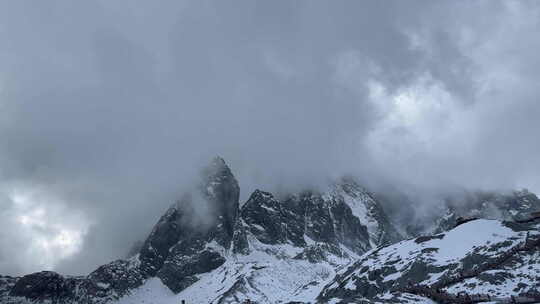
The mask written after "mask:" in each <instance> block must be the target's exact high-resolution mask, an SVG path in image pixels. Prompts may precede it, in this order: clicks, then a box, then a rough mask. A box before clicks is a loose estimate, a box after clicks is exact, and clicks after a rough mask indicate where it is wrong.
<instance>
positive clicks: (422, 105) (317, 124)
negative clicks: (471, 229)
mask: <svg viewBox="0 0 540 304" xmlns="http://www.w3.org/2000/svg"><path fill="white" fill-rule="evenodd" d="M539 17H540V7H539V5H538V4H537V3H536V2H517V1H516V2H514V1H476V2H472V3H471V2H466V1H451V2H450V1H448V2H432V1H408V2H403V1H395V2H393V1H385V2H384V3H381V2H379V1H361V2H353V1H344V2H339V3H337V2H332V3H331V2H322V1H237V2H234V3H231V2H223V1H159V2H152V3H149V2H140V3H136V2H133V1H85V2H72V1H47V2H35V1H34V2H30V1H16V2H14V1H9V2H8V1H5V2H1V3H0V41H1V47H0V273H2V274H11V275H18V274H23V273H28V272H33V271H38V270H43V269H53V270H56V271H60V272H62V273H67V274H84V273H87V272H89V271H91V270H92V269H94V268H95V267H96V266H98V265H100V264H102V263H105V262H108V261H110V260H113V259H116V258H120V257H123V256H125V255H126V254H127V251H128V249H129V248H130V247H131V246H132V245H133V244H134V243H135V242H136V241H138V240H140V239H141V238H144V237H145V236H146V235H147V234H148V233H149V231H150V229H151V227H152V225H153V224H154V223H155V221H156V220H157V219H158V218H159V216H160V215H161V214H162V213H163V212H164V211H165V210H166V208H167V207H168V206H169V205H170V204H172V203H173V202H174V201H176V200H177V199H178V198H179V197H181V195H182V193H183V192H184V190H185V189H186V187H187V185H189V184H190V183H192V182H193V178H195V177H197V176H198V170H199V168H200V167H201V166H203V165H204V164H205V163H207V162H209V161H210V159H211V158H212V157H214V156H215V155H220V156H221V157H223V158H224V159H225V160H226V161H227V163H228V165H229V166H230V167H231V169H232V171H233V173H234V174H235V176H236V177H237V179H238V180H239V183H240V189H241V200H245V199H247V197H248V196H249V194H250V193H251V192H252V191H253V190H255V189H256V188H260V189H263V190H267V191H294V190H296V189H300V188H304V187H316V186H318V185H322V184H324V183H325V182H326V181H327V180H328V179H331V178H335V177H338V176H341V175H343V174H353V175H356V176H358V177H359V178H360V179H361V180H362V181H363V183H365V185H366V187H369V188H370V189H374V190H376V191H380V192H385V191H390V189H391V191H393V192H396V193H405V194H408V195H409V194H410V200H411V201H412V203H413V204H416V205H417V206H432V205H433V204H438V203H439V202H440V201H439V200H437V199H434V198H437V197H439V194H441V193H448V192H452V191H454V190H455V189H502V190H508V189H515V188H522V187H526V188H529V190H531V191H537V192H540V179H539V175H538V172H540V158H539V157H538V152H539V151H540V139H539V138H540V137H539V136H538V131H539V130H540V120H539V119H538V117H540V102H538V96H540V86H539V83H540V56H539V55H538V49H540V36H538V32H539V30H540V24H539V22H540V18H539ZM420 209H421V208H420Z"/></svg>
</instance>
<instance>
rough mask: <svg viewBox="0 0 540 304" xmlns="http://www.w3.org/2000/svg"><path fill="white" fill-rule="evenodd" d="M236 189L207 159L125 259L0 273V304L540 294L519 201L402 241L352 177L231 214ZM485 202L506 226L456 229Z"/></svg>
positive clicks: (524, 205)
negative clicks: (79, 269)
mask: <svg viewBox="0 0 540 304" xmlns="http://www.w3.org/2000/svg"><path fill="white" fill-rule="evenodd" d="M239 191H240V189H239V186H238V182H237V181H236V179H235V177H234V175H233V174H232V172H231V170H230V169H229V167H228V166H227V165H226V164H225V162H224V161H223V159H221V158H216V159H214V160H213V161H212V162H211V163H210V164H209V166H207V167H206V168H205V169H204V170H203V172H202V175H201V177H200V183H199V184H198V185H197V186H195V187H194V188H193V189H192V191H189V192H188V193H186V194H185V195H184V196H183V197H182V198H181V199H180V200H179V201H178V202H176V203H175V204H173V205H172V206H171V207H170V208H169V209H168V210H167V211H166V212H165V213H164V215H163V216H162V217H161V218H160V219H159V221H158V222H157V223H156V225H155V226H154V228H153V229H152V231H151V233H150V234H149V236H148V237H147V239H146V240H145V241H144V242H142V243H141V244H140V245H137V246H135V247H134V248H135V249H134V250H132V254H130V258H128V259H122V260H117V261H114V262H111V263H109V264H106V265H103V266H101V267H99V268H98V269H96V270H95V271H93V272H92V273H90V274H89V275H87V276H80V277H72V276H63V275H60V274H57V273H54V272H47V271H45V272H38V273H34V274H30V275H26V276H23V277H16V278H14V277H2V276H0V303H2V304H4V303H6V304H23V303H55V302H58V303H88V304H104V303H114V302H118V303H124V304H128V303H129V304H132V303H133V304H139V303H140V304H143V303H145V304H149V303H156V304H157V303H181V300H185V301H186V303H189V304H194V303H200V304H206V303H214V304H217V303H242V302H244V300H248V299H249V300H251V301H252V303H260V304H263V303H264V304H273V303H316V302H318V303H338V302H341V303H358V302H361V301H368V302H369V303H371V302H374V301H378V302H392V301H394V302H398V303H405V302H411V303H431V301H432V300H433V301H436V302H439V303H471V302H470V301H469V302H467V301H466V300H467V298H466V297H461V298H459V297H457V295H458V294H460V293H467V294H468V296H469V297H470V296H476V297H477V299H479V297H482V296H484V297H487V296H486V294H489V296H491V297H495V298H498V299H502V300H503V301H505V300H507V299H508V297H510V296H521V297H522V298H520V299H526V297H535V296H536V295H531V294H528V293H532V292H533V291H535V290H537V289H538V288H540V284H539V280H540V274H539V273H540V258H539V255H540V253H539V251H540V250H539V245H540V232H539V228H540V226H539V225H540V223H539V221H538V220H537V219H534V218H533V219H531V220H530V221H521V222H520V219H524V217H523V216H524V214H527V213H530V211H533V210H537V209H538V207H539V206H538V205H539V204H538V199H537V198H536V196H534V195H532V194H529V193H525V192H520V193H517V192H516V193H514V194H513V195H512V196H490V197H489V200H484V201H481V204H479V205H474V206H475V207H474V208H473V209H471V210H468V211H467V209H466V208H465V209H463V208H462V209H459V210H458V209H452V210H451V211H452V212H449V213H448V214H447V215H446V216H444V217H442V218H440V219H439V220H437V221H436V222H434V223H433V225H432V226H434V227H437V229H436V230H437V231H441V232H442V231H443V230H448V229H451V230H450V231H448V232H444V233H434V234H431V235H428V236H422V237H417V238H415V239H410V240H405V241H403V240H402V239H403V238H402V236H401V235H400V234H399V233H398V232H397V230H396V229H395V227H394V226H393V224H392V223H391V221H390V219H389V218H388V217H387V215H386V213H385V212H384V210H383V208H382V206H381V204H380V202H379V201H378V200H377V199H376V198H375V197H374V196H373V195H372V194H371V193H369V192H368V191H366V190H365V189H363V188H362V187H361V186H360V185H359V184H358V183H357V182H356V181H355V180H354V179H353V178H342V179H340V180H338V181H336V182H334V183H332V184H331V185H329V186H328V187H327V189H325V190H318V191H315V190H309V191H302V192H299V193H292V194H290V195H284V196H283V198H281V199H280V198H277V197H275V196H274V195H272V194H271V193H268V192H264V191H261V190H256V191H254V192H253V193H252V194H251V196H250V197H249V199H248V200H247V201H246V202H245V204H243V205H242V206H241V207H240V204H239V201H238V198H239ZM491 202H493V203H491ZM491 205H496V206H497V208H498V209H501V210H504V208H507V209H508V210H507V211H504V212H506V213H504V212H502V211H501V212H502V213H504V214H506V215H510V219H511V220H513V221H507V222H502V221H498V220H474V221H469V222H467V223H464V224H461V225H458V226H457V227H455V226H456V224H457V223H458V218H457V215H458V214H460V213H458V212H465V214H475V215H480V216H482V215H486V214H488V211H489V210H490V209H489V208H491V207H490V206H491ZM201 210H203V211H204V212H202V211H201ZM449 210H450V209H449ZM456 210H457V211H456ZM477 210H480V211H477ZM467 212H468V213H467ZM539 217H540V215H539ZM454 227H455V228H454ZM452 228H453V229H452ZM482 299H483V300H486V301H487V299H488V298H482Z"/></svg>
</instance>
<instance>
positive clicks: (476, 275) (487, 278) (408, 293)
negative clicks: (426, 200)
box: [319, 219, 540, 303]
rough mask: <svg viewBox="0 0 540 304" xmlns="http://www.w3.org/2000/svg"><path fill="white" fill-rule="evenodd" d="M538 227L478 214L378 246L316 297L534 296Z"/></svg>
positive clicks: (538, 282) (539, 284)
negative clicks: (435, 230)
mask: <svg viewBox="0 0 540 304" xmlns="http://www.w3.org/2000/svg"><path fill="white" fill-rule="evenodd" d="M539 228H540V224H539V223H538V222H535V221H531V222H529V223H516V222H501V221H498V220H484V219H478V220H474V221H469V222H467V223H464V224H462V225H459V226H457V227H456V228H454V229H452V230H450V231H448V232H445V233H442V234H436V235H433V236H424V237H418V238H415V239H410V240H405V241H401V242H398V243H396V244H393V245H390V246H386V247H380V248H378V249H375V250H372V251H371V252H368V253H366V254H365V255H363V256H362V257H361V258H360V259H359V260H358V261H357V262H355V263H354V265H352V266H350V267H349V268H347V269H346V270H344V271H342V272H340V273H339V274H338V275H337V276H336V278H335V279H334V280H333V281H332V282H331V283H330V284H328V285H327V286H326V287H325V288H324V290H323V291H322V293H321V294H320V296H319V300H320V301H321V302H324V303H357V302H360V301H362V300H366V301H376V302H396V301H397V302H400V303H426V302H428V303H429V302H430V301H429V300H430V299H431V300H433V301H434V302H435V303H475V302H471V299H472V301H474V300H475V299H476V300H477V302H488V300H493V301H503V303H504V301H506V300H510V299H511V297H512V296H514V297H518V296H521V297H522V298H526V297H527V298H530V299H536V300H538V301H540V293H539V292H538V291H539V290H540V248H539V246H540V231H539ZM459 295H462V296H461V297H459ZM467 301H468V302H467ZM497 303H499V302H497ZM508 303H510V302H508ZM529 303H537V302H529Z"/></svg>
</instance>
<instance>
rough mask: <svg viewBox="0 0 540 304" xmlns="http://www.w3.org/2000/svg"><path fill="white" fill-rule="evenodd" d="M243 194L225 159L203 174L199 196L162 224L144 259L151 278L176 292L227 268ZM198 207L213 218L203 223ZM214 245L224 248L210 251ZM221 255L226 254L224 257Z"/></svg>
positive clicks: (168, 215)
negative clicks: (227, 255) (209, 273)
mask: <svg viewBox="0 0 540 304" xmlns="http://www.w3.org/2000/svg"><path fill="white" fill-rule="evenodd" d="M239 195H240V188H239V186H238V182H237V181H236V179H235V178H234V176H233V175H232V173H231V171H230V169H229V167H228V166H227V165H226V164H225V162H224V161H223V159H221V158H219V157H218V158H215V159H214V160H213V161H212V163H211V164H210V165H209V166H208V167H206V168H205V169H204V170H203V173H202V182H201V183H200V184H199V186H198V187H197V189H196V190H195V193H193V194H189V195H186V196H184V198H183V199H182V200H180V201H179V202H178V203H176V204H175V205H173V206H172V207H171V208H170V209H169V210H168V211H167V213H166V214H165V215H164V216H163V217H162V218H161V219H160V220H159V222H158V223H157V225H156V226H155V227H154V230H153V231H152V233H151V234H150V236H149V237H148V239H147V240H146V242H145V244H144V245H143V248H142V250H141V253H140V260H141V268H142V269H144V270H145V275H146V276H147V277H150V276H155V275H157V276H158V277H159V278H160V279H161V280H162V281H163V283H165V285H167V286H168V287H169V288H170V289H171V290H173V291H174V292H180V291H181V290H182V289H184V288H185V287H187V286H189V285H190V284H192V283H193V282H195V281H196V280H197V279H196V276H195V275H196V274H198V273H203V272H208V271H210V270H212V269H214V268H217V267H219V266H220V265H221V264H223V263H224V261H225V257H223V254H224V252H225V251H227V250H228V249H229V248H230V245H231V241H232V238H233V234H234V224H235V222H236V217H237V215H238V198H239ZM198 204H204V205H205V208H206V209H207V211H208V212H205V213H204V214H203V215H202V216H203V217H204V218H200V219H197V216H199V215H198V214H197V211H196V210H194V209H195V208H199V207H201V206H198ZM212 242H214V243H215V245H216V246H217V247H220V248H218V249H217V250H216V249H213V250H207V249H205V246H207V245H208V244H210V243H212ZM220 251H221V252H220Z"/></svg>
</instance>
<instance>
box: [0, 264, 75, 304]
mask: <svg viewBox="0 0 540 304" xmlns="http://www.w3.org/2000/svg"><path fill="white" fill-rule="evenodd" d="M74 287H75V281H74V280H66V279H65V278H64V277H62V276H61V275H59V274H57V273H55V272H51V271H42V272H36V273H33V274H29V275H26V276H24V277H22V278H20V279H19V280H17V283H15V285H14V286H13V288H12V289H11V291H10V295H12V296H18V297H26V298H28V299H32V300H40V299H49V298H50V299H60V298H68V297H72V296H73V290H74Z"/></svg>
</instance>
